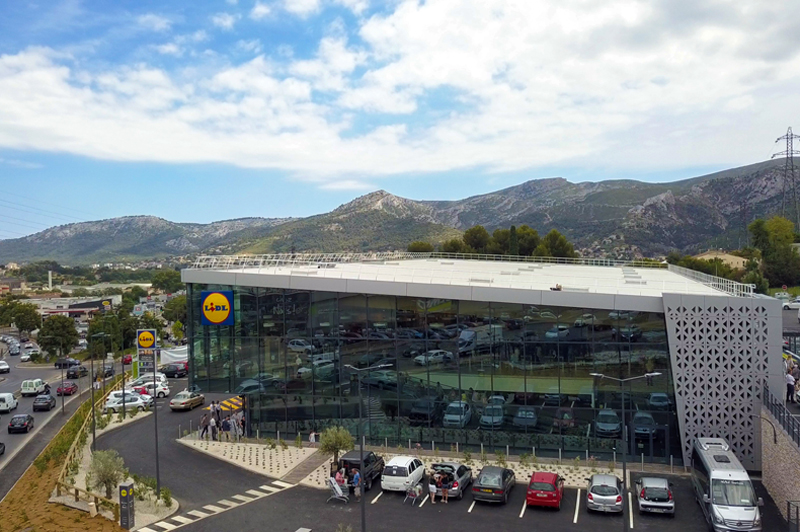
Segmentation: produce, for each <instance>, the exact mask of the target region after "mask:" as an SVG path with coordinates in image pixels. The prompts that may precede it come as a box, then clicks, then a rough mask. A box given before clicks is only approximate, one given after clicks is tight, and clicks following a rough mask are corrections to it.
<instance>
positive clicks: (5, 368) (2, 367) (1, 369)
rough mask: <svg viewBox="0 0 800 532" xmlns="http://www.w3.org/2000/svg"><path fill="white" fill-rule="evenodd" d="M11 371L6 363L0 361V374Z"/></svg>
mask: <svg viewBox="0 0 800 532" xmlns="http://www.w3.org/2000/svg"><path fill="white" fill-rule="evenodd" d="M10 371H11V366H9V365H8V362H6V361H5V360H0V373H9V372H10Z"/></svg>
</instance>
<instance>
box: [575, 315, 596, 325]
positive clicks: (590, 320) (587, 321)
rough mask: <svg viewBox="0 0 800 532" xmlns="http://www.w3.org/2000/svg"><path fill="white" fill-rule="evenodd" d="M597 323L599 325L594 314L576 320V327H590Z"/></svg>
mask: <svg viewBox="0 0 800 532" xmlns="http://www.w3.org/2000/svg"><path fill="white" fill-rule="evenodd" d="M595 323H597V318H596V317H595V315H594V314H584V315H583V316H581V317H580V318H578V319H577V320H575V327H589V326H594V324H595Z"/></svg>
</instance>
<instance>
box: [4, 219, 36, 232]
mask: <svg viewBox="0 0 800 532" xmlns="http://www.w3.org/2000/svg"><path fill="white" fill-rule="evenodd" d="M0 222H2V223H4V224H11V225H18V226H19V227H27V228H28V229H33V230H35V231H42V229H39V228H38V227H34V226H32V225H25V224H18V223H16V222H7V221H5V220H0Z"/></svg>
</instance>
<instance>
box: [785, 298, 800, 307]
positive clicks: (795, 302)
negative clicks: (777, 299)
mask: <svg viewBox="0 0 800 532" xmlns="http://www.w3.org/2000/svg"><path fill="white" fill-rule="evenodd" d="M781 305H783V310H798V309H800V297H796V298H794V299H791V300H789V301H781Z"/></svg>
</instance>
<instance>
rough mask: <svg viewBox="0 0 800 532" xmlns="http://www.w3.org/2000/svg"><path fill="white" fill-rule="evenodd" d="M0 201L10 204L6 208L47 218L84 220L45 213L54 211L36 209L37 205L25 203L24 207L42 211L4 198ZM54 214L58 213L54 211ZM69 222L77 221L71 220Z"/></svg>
mask: <svg viewBox="0 0 800 532" xmlns="http://www.w3.org/2000/svg"><path fill="white" fill-rule="evenodd" d="M0 202H3V203H8V204H10V205H9V206H4V208H6V209H13V210H15V211H20V212H26V213H28V214H35V215H36V216H44V217H45V218H53V219H54V220H61V219H65V218H72V219H74V220H78V221H79V222H83V221H84V220H81V219H80V218H74V217H72V216H66V217H65V216H64V215H58V216H53V215H52V214H43V213H52V212H53V211H45V210H43V209H36V207H30V206H28V205H23V207H28V208H29V209H36V210H39V211H42V212H33V211H28V210H25V209H20V208H19V207H15V206H14V205H17V204H15V203H11V202H10V201H6V200H2V199H0ZM19 205H21V204H19ZM54 214H58V213H54ZM69 223H75V222H72V221H70V222H69Z"/></svg>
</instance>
